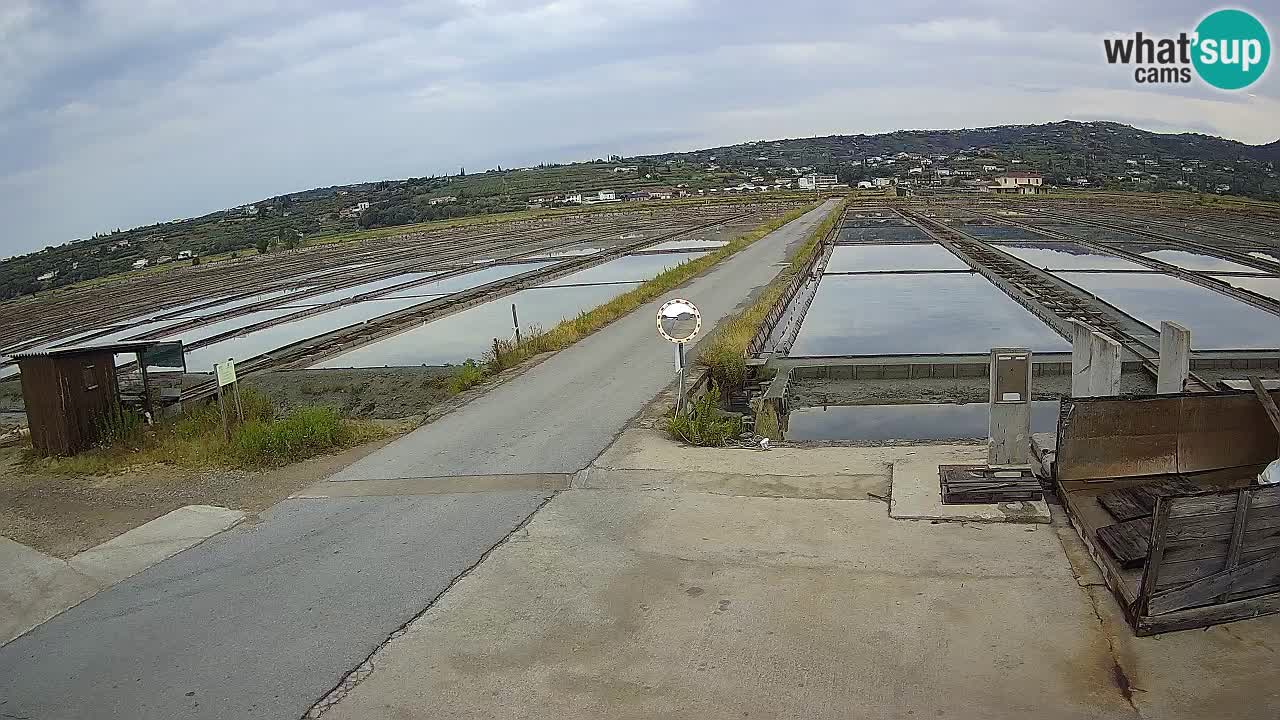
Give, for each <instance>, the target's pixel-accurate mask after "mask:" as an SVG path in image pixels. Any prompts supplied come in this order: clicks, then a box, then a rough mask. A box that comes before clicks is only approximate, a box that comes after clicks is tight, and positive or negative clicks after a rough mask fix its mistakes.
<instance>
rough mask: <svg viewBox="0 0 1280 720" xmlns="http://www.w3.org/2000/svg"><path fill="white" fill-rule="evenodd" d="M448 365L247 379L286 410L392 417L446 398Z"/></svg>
mask: <svg viewBox="0 0 1280 720" xmlns="http://www.w3.org/2000/svg"><path fill="white" fill-rule="evenodd" d="M452 375H453V368H451V367H401V368H361V369H354V370H276V371H272V372H265V373H260V374H257V375H253V376H252V377H249V378H247V379H246V380H245V381H244V384H245V387H250V388H253V389H255V390H257V391H259V392H261V393H263V394H265V395H267V396H268V397H270V398H271V400H272V402H273V403H275V406H276V409H277V410H278V411H281V412H287V411H289V410H292V409H294V408H298V407H303V406H306V405H322V406H325V407H331V408H334V409H335V410H337V411H338V412H340V413H342V414H343V415H346V416H348V417H357V418H376V419H397V418H407V417H414V416H421V415H425V414H426V413H427V411H428V410H430V409H431V408H432V407H433V406H435V405H438V404H439V403H441V402H444V401H445V400H447V399H448V398H449V378H450V377H452Z"/></svg>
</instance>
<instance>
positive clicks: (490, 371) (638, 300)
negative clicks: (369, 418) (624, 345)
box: [450, 203, 818, 393]
mask: <svg viewBox="0 0 1280 720" xmlns="http://www.w3.org/2000/svg"><path fill="white" fill-rule="evenodd" d="M817 206H818V203H813V204H810V205H806V206H804V207H802V208H799V209H797V210H793V211H791V212H789V213H787V214H785V215H782V216H780V217H777V218H773V219H771V220H768V221H765V222H764V223H761V224H760V225H757V226H756V227H755V228H753V229H751V230H749V231H748V232H746V233H744V234H743V235H740V236H738V237H737V238H734V239H733V240H731V241H729V242H728V243H727V244H725V245H723V246H721V247H720V248H718V249H716V250H715V251H714V252H712V253H709V254H707V255H703V256H702V257H699V258H695V259H693V260H690V261H689V262H686V263H683V264H680V265H677V266H675V267H673V268H668V269H667V270H665V271H663V272H662V273H660V274H658V275H657V276H656V277H654V278H652V279H651V280H648V281H646V282H644V283H641V284H640V285H638V286H636V287H635V288H633V289H632V290H629V291H627V292H625V293H623V294H621V295H619V296H617V297H615V298H614V299H612V300H610V301H609V302H607V303H604V304H603V305H599V306H597V307H595V308H593V309H591V310H588V311H586V312H583V313H581V314H579V315H578V316H577V317H575V318H570V319H567V320H563V321H561V322H560V324H558V325H556V326H555V327H553V328H551V329H550V330H543V329H542V328H538V327H534V328H530V330H529V332H527V333H524V334H523V337H522V338H521V340H520V342H516V341H514V340H507V341H503V340H499V341H498V343H497V344H496V346H495V347H494V348H493V349H491V350H489V352H488V353H486V354H485V356H484V359H483V361H481V362H476V361H474V360H468V361H467V362H466V363H464V364H463V365H460V366H458V370H457V372H456V374H455V375H454V377H453V378H452V380H451V381H450V390H452V391H453V392H455V393H458V392H462V391H463V390H467V389H469V388H472V387H475V386H476V385H479V384H480V383H482V382H484V381H485V380H487V379H488V378H490V377H492V376H494V375H496V374H498V373H500V372H502V371H503V370H505V369H507V368H509V367H514V366H516V365H519V364H520V363H522V362H524V361H525V360H527V359H529V358H531V357H533V356H534V355H538V354H541V353H544V352H552V351H555V350H561V349H563V348H566V347H568V346H570V345H572V344H574V343H576V342H578V341H579V340H581V339H582V338H584V337H586V336H588V335H590V334H591V333H593V332H596V331H597V330H599V329H601V328H603V327H604V326H606V325H608V324H609V323H611V322H613V321H614V320H617V319H618V318H620V317H622V316H624V315H626V314H628V313H630V312H632V311H633V310H635V309H636V308H638V307H640V306H641V305H644V304H646V303H648V302H651V301H653V300H655V299H657V298H659V297H661V296H662V295H664V294H666V293H668V292H670V291H671V290H673V289H675V288H677V287H680V286H681V285H683V284H685V283H686V282H688V281H689V280H691V279H692V278H694V277H697V276H698V275H700V274H702V273H703V272H705V271H707V270H708V269H710V268H711V267H712V266H714V265H715V264H716V263H719V262H720V261H721V260H724V259H726V258H728V257H730V256H731V255H734V254H736V253H738V252H741V251H742V250H744V249H746V248H747V247H748V246H750V245H751V244H752V243H754V242H756V241H757V240H759V239H760V238H762V237H764V236H765V235H768V234H769V233H771V232H773V231H774V230H777V229H778V228H780V227H782V226H783V225H786V224H787V223H789V222H791V221H792V220H795V219H796V218H798V217H800V216H801V215H804V214H805V213H807V212H809V211H810V210H812V209H814V208H815V207H817Z"/></svg>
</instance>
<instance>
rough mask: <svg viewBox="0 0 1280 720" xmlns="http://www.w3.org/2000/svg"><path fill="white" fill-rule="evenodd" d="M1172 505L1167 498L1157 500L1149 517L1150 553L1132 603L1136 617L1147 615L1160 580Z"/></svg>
mask: <svg viewBox="0 0 1280 720" xmlns="http://www.w3.org/2000/svg"><path fill="white" fill-rule="evenodd" d="M1172 509H1173V503H1172V502H1170V499H1169V498H1157V499H1156V510H1155V513H1154V514H1153V515H1152V517H1151V552H1150V553H1149V554H1148V556H1147V564H1146V566H1145V567H1143V569H1142V582H1140V583H1139V584H1138V599H1137V601H1136V602H1135V603H1134V604H1135V605H1136V606H1137V608H1138V611H1137V614H1138V615H1149V614H1150V612H1149V611H1148V605H1149V603H1150V599H1151V595H1152V593H1154V592H1155V589H1156V583H1157V582H1158V581H1159V579H1160V565H1161V564H1162V563H1163V562H1164V548H1165V544H1166V540H1165V534H1166V532H1167V531H1168V529H1169V513H1170V511H1171V510H1172Z"/></svg>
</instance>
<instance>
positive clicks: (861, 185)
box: [858, 180, 875, 190]
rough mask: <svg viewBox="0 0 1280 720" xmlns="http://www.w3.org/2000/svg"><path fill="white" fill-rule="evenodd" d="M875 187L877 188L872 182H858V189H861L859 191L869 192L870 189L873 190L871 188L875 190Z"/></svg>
mask: <svg viewBox="0 0 1280 720" xmlns="http://www.w3.org/2000/svg"><path fill="white" fill-rule="evenodd" d="M873 187H875V185H873V184H872V183H871V181H870V180H859V181H858V189H859V190H869V189H871V188H873Z"/></svg>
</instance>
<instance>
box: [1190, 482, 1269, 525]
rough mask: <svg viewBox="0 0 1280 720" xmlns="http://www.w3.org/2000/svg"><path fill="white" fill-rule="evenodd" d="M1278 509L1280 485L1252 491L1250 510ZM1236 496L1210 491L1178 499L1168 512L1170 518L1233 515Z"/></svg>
mask: <svg viewBox="0 0 1280 720" xmlns="http://www.w3.org/2000/svg"><path fill="white" fill-rule="evenodd" d="M1270 507H1280V485H1274V486H1270V487H1260V488H1257V489H1255V490H1254V496H1253V501H1252V503H1251V509H1253V510H1259V509H1262V508H1270ZM1235 511H1236V495H1235V493H1234V492H1231V491H1227V492H1222V491H1216V492H1215V491H1210V492H1205V493H1202V494H1199V495H1187V496H1184V497H1179V498H1178V502H1177V504H1176V507H1174V508H1173V510H1172V511H1171V512H1170V515H1169V516H1170V517H1172V518H1184V517H1194V516H1196V515H1212V514H1215V513H1220V512H1228V513H1235Z"/></svg>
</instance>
